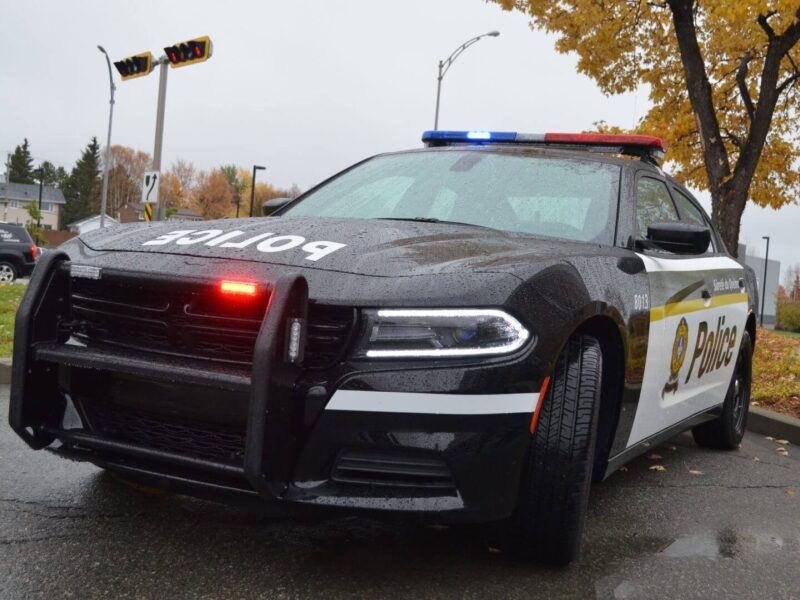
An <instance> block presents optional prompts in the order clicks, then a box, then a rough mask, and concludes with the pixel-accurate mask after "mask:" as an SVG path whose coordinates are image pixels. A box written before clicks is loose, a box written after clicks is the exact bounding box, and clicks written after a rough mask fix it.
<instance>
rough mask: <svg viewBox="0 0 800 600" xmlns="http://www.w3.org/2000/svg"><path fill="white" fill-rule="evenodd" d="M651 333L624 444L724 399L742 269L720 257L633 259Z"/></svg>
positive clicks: (738, 327) (741, 308) (740, 308)
mask: <svg viewBox="0 0 800 600" xmlns="http://www.w3.org/2000/svg"><path fill="white" fill-rule="evenodd" d="M639 256H640V258H641V259H642V260H643V261H644V265H645V269H646V270H647V278H648V280H649V283H650V334H649V338H648V343H647V362H646V363H645V364H646V366H645V372H644V378H643V380H642V393H641V397H640V398H639V405H638V407H637V409H636V416H635V417H634V421H633V427H632V429H631V435H630V438H629V439H628V446H632V445H633V444H636V443H638V442H641V441H642V440H644V439H647V438H648V437H650V436H651V435H653V434H655V433H658V432H659V431H661V430H663V429H666V428H667V427H669V426H671V425H674V424H676V423H679V422H681V421H683V420H685V419H688V418H690V417H692V416H694V415H696V414H698V413H701V412H703V411H705V410H708V409H709V408H712V407H714V406H717V405H719V404H721V403H722V402H724V400H725V395H726V394H727V391H728V385H729V384H730V380H731V376H732V374H733V369H734V367H735V365H736V354H737V353H738V351H739V342H740V341H741V336H742V331H744V327H745V323H746V321H747V294H746V292H745V289H744V269H743V268H742V266H741V265H740V264H739V263H737V262H736V261H735V260H732V259H730V258H727V257H722V256H710V257H706V258H661V257H655V256H646V255H643V254H640V255H639Z"/></svg>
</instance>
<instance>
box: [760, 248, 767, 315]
mask: <svg viewBox="0 0 800 600" xmlns="http://www.w3.org/2000/svg"><path fill="white" fill-rule="evenodd" d="M761 239H762V240H767V254H766V256H765V257H764V282H763V285H762V286H761V326H762V327H763V326H764V303H765V302H766V301H767V265H768V264H769V236H768V235H764V236H761Z"/></svg>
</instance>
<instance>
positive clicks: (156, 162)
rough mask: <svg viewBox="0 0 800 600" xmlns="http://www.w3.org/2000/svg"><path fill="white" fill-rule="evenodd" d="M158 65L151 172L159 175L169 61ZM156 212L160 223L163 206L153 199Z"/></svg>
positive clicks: (154, 214)
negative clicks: (154, 137)
mask: <svg viewBox="0 0 800 600" xmlns="http://www.w3.org/2000/svg"><path fill="white" fill-rule="evenodd" d="M157 64H159V65H160V67H159V69H160V70H159V73H158V107H157V108H156V139H155V143H154V144H153V167H152V169H153V171H156V172H157V173H159V174H160V173H161V146H162V144H163V142H164V107H165V106H166V104H167V73H168V72H169V59H168V58H167V57H166V56H162V57H161V58H159V59H158V61H157ZM155 201H156V204H157V205H158V210H157V211H155V212H154V213H153V217H154V218H153V220H154V221H160V220H162V219H163V218H164V206H163V205H162V204H161V203H160V202H159V201H158V198H156V199H155Z"/></svg>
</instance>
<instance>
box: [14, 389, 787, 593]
mask: <svg viewBox="0 0 800 600" xmlns="http://www.w3.org/2000/svg"><path fill="white" fill-rule="evenodd" d="M7 410H8V387H7V386H2V387H0V414H2V415H3V422H2V423H0V598H3V599H5V598H80V599H84V598H271V597H276V598H297V597H324V598H340V597H341V598H344V597H357V598H383V597H391V598H393V599H394V598H451V597H459V598H484V597H488V598H494V599H496V598H531V597H543V598H560V597H572V598H591V597H597V598H800V460H798V459H800V448H798V447H796V446H788V452H789V456H788V457H783V456H781V455H780V454H779V453H778V452H777V451H776V448H778V446H779V445H778V444H777V443H776V442H773V441H769V440H766V439H764V437H763V436H759V435H755V434H748V436H747V438H746V439H745V441H744V443H743V445H742V448H741V450H740V451H738V452H732V453H721V452H713V451H707V450H702V449H699V448H697V447H696V446H695V445H694V444H693V442H692V441H691V438H690V437H689V436H688V435H683V436H679V437H678V438H675V439H674V440H672V441H671V442H669V443H668V444H665V445H663V446H661V447H659V448H656V449H655V450H654V453H657V454H658V455H660V456H661V458H657V457H651V458H648V457H641V458H639V459H637V460H636V461H634V462H633V463H631V464H629V465H628V467H627V469H626V470H625V471H622V472H618V473H617V474H615V475H614V476H612V477H611V478H610V479H609V480H608V481H606V482H604V483H602V484H599V485H595V486H594V487H593V489H592V497H591V500H590V503H589V517H588V522H587V531H586V537H585V546H584V548H585V550H584V553H583V557H582V559H581V560H580V561H579V562H578V563H576V564H574V565H573V566H571V567H569V568H566V569H546V568H542V567H538V566H535V565H528V564H524V563H519V562H516V561H514V560H512V559H511V558H509V557H508V556H506V555H504V554H503V553H500V552H497V551H495V550H493V549H491V548H488V547H487V546H486V544H485V543H484V541H483V537H482V536H481V535H480V534H479V533H478V532H477V531H475V530H473V529H470V528H433V527H425V526H418V525H408V524H400V523H383V522H375V521H368V520H364V519H356V518H348V519H339V520H333V521H325V522H312V523H309V522H304V523H293V522H290V521H280V520H274V519H268V518H265V517H262V516H258V515H255V514H252V513H246V512H242V511H239V510H236V509H232V508H228V507H226V506H221V505H217V504H212V503H208V502H203V501H199V500H194V499H190V498H184V497H179V496H172V495H166V494H161V495H158V494H153V493H147V492H144V491H141V490H136V489H132V488H130V487H128V486H126V485H124V484H122V483H120V482H119V481H117V480H115V479H113V478H112V477H110V476H109V475H107V474H105V473H103V472H102V471H100V470H99V469H97V468H96V467H94V466H91V465H87V464H79V463H71V462H68V461H65V460H63V459H60V458H57V457H55V456H52V455H50V454H48V453H47V452H45V451H39V452H34V451H32V450H30V449H29V448H27V446H25V445H24V444H23V442H22V441H21V440H19V439H17V438H16V437H15V436H14V435H13V433H12V432H11V431H10V429H9V428H8V425H7V424H6V423H5V415H6V414H7ZM655 465H662V466H664V467H665V468H666V470H664V471H659V470H652V469H651V467H653V466H655Z"/></svg>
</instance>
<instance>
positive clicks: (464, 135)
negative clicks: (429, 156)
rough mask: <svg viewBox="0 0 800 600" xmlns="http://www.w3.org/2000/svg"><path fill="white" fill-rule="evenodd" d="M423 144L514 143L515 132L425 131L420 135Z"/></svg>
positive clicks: (515, 139)
mask: <svg viewBox="0 0 800 600" xmlns="http://www.w3.org/2000/svg"><path fill="white" fill-rule="evenodd" d="M422 141H423V142H436V141H439V142H465V143H470V142H472V143H475V142H490V143H491V142H515V141H517V132H516V131H479V130H473V131H443V130H441V129H438V130H435V131H425V132H424V133H423V134H422Z"/></svg>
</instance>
